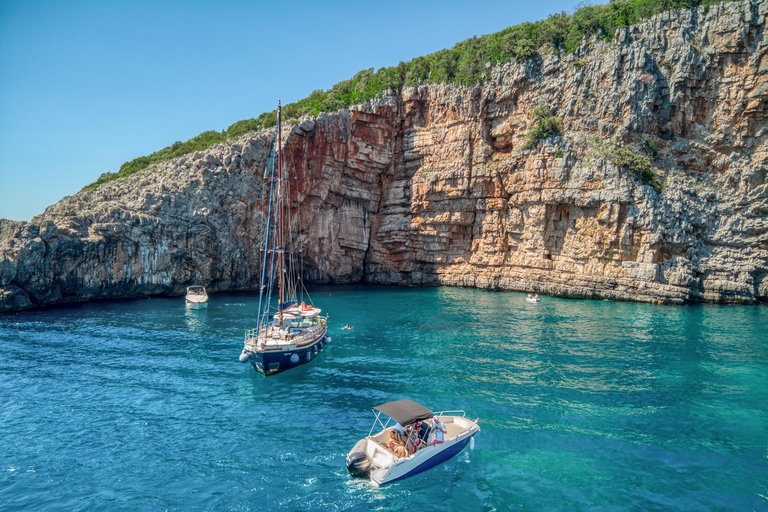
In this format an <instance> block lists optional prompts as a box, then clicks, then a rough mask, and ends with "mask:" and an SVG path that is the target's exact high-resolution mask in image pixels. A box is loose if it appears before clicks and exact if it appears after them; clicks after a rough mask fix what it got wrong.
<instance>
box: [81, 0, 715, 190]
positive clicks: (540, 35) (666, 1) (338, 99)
mask: <svg viewBox="0 0 768 512" xmlns="http://www.w3.org/2000/svg"><path fill="white" fill-rule="evenodd" d="M722 1H723V0H611V1H610V2H609V3H608V4H605V5H586V6H580V8H578V9H577V10H576V11H575V12H574V13H573V14H571V15H569V14H567V13H565V12H561V13H558V14H553V15H551V16H549V17H548V18H547V19H545V20H540V21H536V22H533V23H531V22H525V23H521V24H519V25H515V26H513V27H509V28H506V29H504V30H502V31H500V32H496V33H494V34H487V35H484V36H480V37H472V38H470V39H467V40H465V41H462V42H460V43H458V44H456V45H455V46H454V47H453V48H450V49H445V50H440V51H438V52H435V53H432V54H429V55H425V56H421V57H416V58H414V59H412V60H410V61H408V62H400V63H399V64H398V65H397V66H392V67H389V68H381V69H379V70H378V71H374V70H373V68H371V69H364V70H362V71H360V72H359V73H357V74H356V75H355V76H353V77H352V78H351V79H349V80H344V81H342V82H339V83H337V84H336V85H334V86H333V87H331V89H330V90H328V91H323V90H316V91H313V92H312V93H311V94H310V95H309V96H308V97H307V98H304V99H302V100H299V101H297V102H295V103H290V104H287V105H285V106H284V107H283V117H284V118H285V119H286V120H290V119H298V118H299V117H301V116H303V115H316V114H319V113H320V112H332V111H335V110H338V109H341V108H347V107H349V106H351V105H355V104H357V103H362V102H365V101H367V100H369V99H371V98H375V97H377V96H379V95H380V94H381V93H382V92H383V91H386V90H388V89H391V90H393V91H400V90H401V89H402V88H403V87H408V86H413V85H418V84H420V83H455V84H464V85H474V84H479V83H482V82H483V81H484V80H486V79H488V78H489V73H490V67H491V66H493V65H494V64H497V63H500V62H509V61H511V60H515V61H525V60H527V59H530V58H532V57H535V56H536V55H537V54H539V53H541V52H545V51H548V52H555V53H557V54H562V53H571V52H574V51H575V50H576V49H577V48H578V47H579V45H581V44H582V43H583V42H584V40H585V38H586V39H588V38H590V37H592V36H597V37H600V38H603V39H612V38H613V37H614V35H615V33H616V29H619V28H624V27H628V26H630V25H632V24H635V23H637V22H639V21H641V20H643V19H646V18H649V17H651V16H653V15H655V14H658V13H660V12H663V11H668V10H671V9H680V8H689V7H698V6H705V7H708V6H710V5H714V4H717V3H721V2H722ZM662 65H664V61H663V62H662ZM275 119H276V112H275V111H272V112H265V113H263V114H261V115H259V116H258V117H257V118H256V119H248V120H244V121H238V122H236V123H234V124H233V125H232V126H230V127H229V128H227V129H226V130H224V131H222V132H220V133H219V132H215V131H208V132H204V133H201V134H200V135H198V136H197V137H193V138H192V139H190V140H188V141H186V142H183V143H177V144H180V145H179V146H177V147H175V148H174V147H173V146H169V147H166V148H163V149H161V150H160V151H156V152H155V153H152V154H151V155H149V156H142V157H139V158H136V159H134V160H131V161H130V162H126V163H125V164H123V165H122V166H121V167H120V170H119V171H118V172H117V173H108V174H106V175H102V177H101V178H99V179H98V180H97V181H96V182H94V183H92V184H90V185H88V186H87V187H85V188H84V189H83V190H93V189H95V188H97V187H98V186H99V185H100V184H102V183H104V182H106V181H110V180H113V179H116V178H122V177H124V176H128V175H130V174H133V173H135V172H138V171H140V170H142V169H144V168H146V167H147V166H149V165H151V164H153V163H155V162H159V161H165V160H170V159H171V158H176V157H178V156H181V155H184V154H187V153H191V152H193V151H197V150H200V149H205V148H207V147H209V146H211V145H213V144H216V143H218V142H223V141H226V140H231V139H233V138H236V137H239V136H240V135H243V134H244V133H247V132H249V131H253V130H259V129H262V128H266V127H270V126H274V124H275ZM550 122H552V121H550ZM537 126H538V124H537ZM557 128H558V129H559V126H558V127H557ZM537 129H541V130H544V131H546V130H547V128H546V127H544V126H542V127H541V128H537ZM549 129H555V126H554V125H551V126H550V127H549ZM538 140H540V139H538ZM206 144H207V145H206ZM526 144H527V142H526ZM174 145H175V144H174Z"/></svg>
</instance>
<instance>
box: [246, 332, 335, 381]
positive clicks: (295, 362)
mask: <svg viewBox="0 0 768 512" xmlns="http://www.w3.org/2000/svg"><path fill="white" fill-rule="evenodd" d="M327 344H328V338H327V337H326V336H322V337H320V338H319V339H318V340H317V341H315V342H314V343H312V344H311V345H308V346H304V347H302V348H297V349H294V350H268V351H261V352H256V353H253V354H251V357H250V361H251V366H252V367H253V369H254V370H256V371H257V372H259V373H261V374H264V375H267V376H269V375H274V374H276V373H280V372H284V371H286V370H290V369H292V368H296V367H297V366H301V365H304V364H307V363H309V362H311V361H314V360H315V358H316V357H317V356H318V355H320V352H322V350H323V349H324V348H325V347H326V345H327Z"/></svg>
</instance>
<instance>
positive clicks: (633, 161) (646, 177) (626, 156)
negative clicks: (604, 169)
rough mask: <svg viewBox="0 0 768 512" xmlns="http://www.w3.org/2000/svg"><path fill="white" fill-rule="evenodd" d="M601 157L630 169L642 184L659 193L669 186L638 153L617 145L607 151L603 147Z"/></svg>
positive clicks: (612, 145)
mask: <svg viewBox="0 0 768 512" xmlns="http://www.w3.org/2000/svg"><path fill="white" fill-rule="evenodd" d="M599 155H600V156H604V157H606V158H608V159H609V160H610V161H611V162H613V163H614V164H615V165H617V166H619V167H624V168H625V169H628V170H629V171H630V172H631V173H632V174H633V175H634V176H635V177H637V178H639V179H640V183H642V184H643V185H650V186H651V187H653V189H654V190H655V191H656V192H658V193H661V192H663V191H664V189H665V188H666V186H667V185H666V183H664V182H663V181H662V180H661V178H659V175H658V174H656V172H655V171H653V169H651V163H650V162H649V161H648V159H647V158H645V157H644V156H643V155H641V154H640V153H638V152H637V151H633V150H631V149H628V148H623V147H619V146H617V145H616V144H610V145H609V146H608V147H607V149H606V148H605V147H603V148H602V149H601V151H600V153H599Z"/></svg>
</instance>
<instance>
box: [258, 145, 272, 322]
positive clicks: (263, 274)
mask: <svg viewBox="0 0 768 512" xmlns="http://www.w3.org/2000/svg"><path fill="white" fill-rule="evenodd" d="M275 131H277V130H275ZM276 143H277V133H275V138H274V139H273V141H272V148H273V150H274V147H275V144H276ZM270 152H271V151H270ZM267 165H269V161H267ZM266 173H267V171H266V169H265V170H264V175H265V178H266ZM274 179H275V161H274V159H273V160H272V170H271V176H270V187H269V211H268V213H267V226H266V229H265V230H264V248H265V250H264V260H263V262H262V265H261V288H260V290H259V309H258V310H257V311H258V313H257V315H256V319H257V322H258V323H257V326H258V327H259V328H261V321H262V309H261V307H262V304H263V298H264V278H265V277H266V272H267V258H268V256H269V251H268V250H266V248H267V247H269V235H270V229H269V228H270V226H271V225H272V221H271V219H272V186H271V182H273V181H274ZM262 204H263V203H262ZM257 332H258V331H257Z"/></svg>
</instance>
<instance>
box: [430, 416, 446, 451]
mask: <svg viewBox="0 0 768 512" xmlns="http://www.w3.org/2000/svg"><path fill="white" fill-rule="evenodd" d="M432 431H433V432H434V433H435V438H434V439H433V440H432V443H430V445H429V446H433V445H436V444H443V442H444V441H445V434H446V432H448V431H447V430H446V428H445V425H443V423H442V422H441V421H440V417H439V416H435V417H434V418H432Z"/></svg>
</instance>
